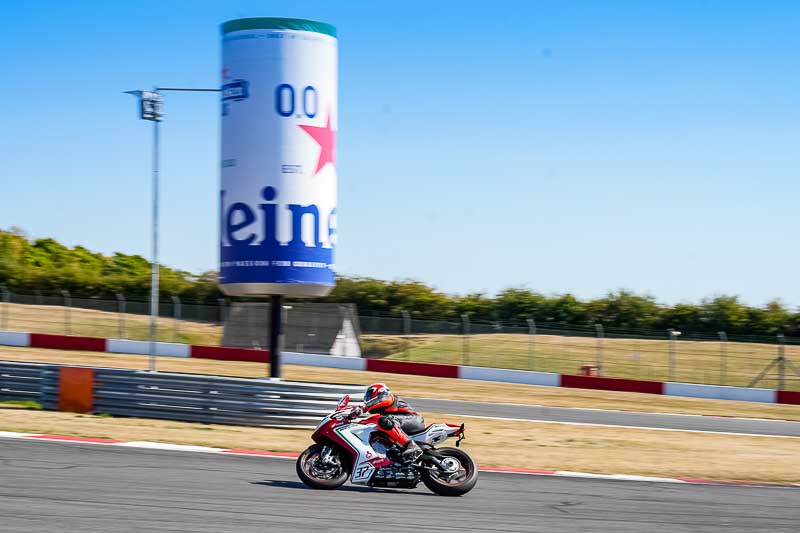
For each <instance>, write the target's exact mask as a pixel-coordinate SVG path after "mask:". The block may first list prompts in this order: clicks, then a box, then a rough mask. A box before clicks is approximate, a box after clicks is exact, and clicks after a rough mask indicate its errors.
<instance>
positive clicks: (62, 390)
mask: <svg viewBox="0 0 800 533" xmlns="http://www.w3.org/2000/svg"><path fill="white" fill-rule="evenodd" d="M0 393H1V394H0V399H3V400H8V399H31V400H37V401H39V402H41V404H42V406H43V407H44V408H45V409H50V410H61V411H71V412H78V413H86V412H95V413H107V414H110V415H116V416H134V417H140V418H159V419H167V420H181V421H187V422H202V423H209V424H210V423H213V424H235V425H244V426H265V427H313V426H315V425H316V424H317V423H318V422H319V420H320V419H321V418H322V417H323V416H325V415H326V414H328V413H330V412H331V411H332V410H333V409H334V408H335V407H336V404H337V402H338V401H339V399H340V398H341V397H342V396H343V395H345V394H350V395H353V396H354V397H356V398H358V397H360V396H361V395H363V394H364V388H363V387H357V386H347V385H331V384H324V383H298V382H287V381H269V380H258V379H248V378H229V377H217V376H207V375H200V374H175V373H166V372H144V371H138V370H122V369H111V368H91V367H69V366H58V365H44V364H30V363H7V362H4V361H3V362H0Z"/></svg>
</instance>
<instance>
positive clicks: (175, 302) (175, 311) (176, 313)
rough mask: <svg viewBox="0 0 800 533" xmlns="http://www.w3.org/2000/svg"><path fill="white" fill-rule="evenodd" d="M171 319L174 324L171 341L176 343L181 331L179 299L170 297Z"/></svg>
mask: <svg viewBox="0 0 800 533" xmlns="http://www.w3.org/2000/svg"><path fill="white" fill-rule="evenodd" d="M172 318H173V322H174V324H173V326H174V327H173V330H172V333H173V336H172V339H173V340H174V341H175V342H178V335H179V334H180V331H181V299H180V298H178V297H177V296H173V297H172Z"/></svg>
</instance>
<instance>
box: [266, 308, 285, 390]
mask: <svg viewBox="0 0 800 533" xmlns="http://www.w3.org/2000/svg"><path fill="white" fill-rule="evenodd" d="M282 349H283V295H282V294H273V295H272V296H271V297H270V304H269V377H270V379H281V350H282Z"/></svg>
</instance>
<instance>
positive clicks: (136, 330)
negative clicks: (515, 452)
mask: <svg viewBox="0 0 800 533" xmlns="http://www.w3.org/2000/svg"><path fill="white" fill-rule="evenodd" d="M0 292H2V301H0V331H4V330H16V331H26V332H33V333H55V334H66V335H85V336H91V337H107V338H121V339H133V340H149V322H148V320H149V319H148V317H147V316H146V315H147V313H148V310H149V307H148V304H147V303H146V302H134V301H128V300H127V299H126V298H125V297H124V296H122V295H119V297H118V298H117V299H116V300H100V299H94V298H90V299H77V298H70V297H69V295H68V294H67V293H65V294H63V295H62V297H47V296H41V295H19V294H15V293H10V292H9V291H0ZM289 305H290V306H295V305H296V307H294V308H292V309H288V310H287V312H286V313H285V320H286V323H285V330H286V332H287V334H286V338H285V344H284V348H285V350H287V351H293V352H298V353H330V352H331V350H329V346H328V345H329V344H330V343H331V342H333V340H334V339H337V338H338V337H340V336H341V333H342V331H343V324H344V323H345V321H344V319H343V318H342V311H341V306H336V305H333V304H328V305H331V306H332V307H331V309H332V310H331V311H329V312H322V311H319V310H317V311H313V310H309V309H302V304H289ZM237 306H238V307H237ZM262 307H263V306H262ZM351 309H352V308H349V309H348V311H347V313H349V314H348V315H347V321H346V322H347V323H348V324H350V325H351V326H352V328H353V329H354V330H355V333H354V338H356V339H357V340H356V342H358V343H359V349H360V353H362V354H363V355H364V356H366V357H376V358H385V359H389V360H400V361H414V362H423V363H441V364H450V365H465V366H479V367H493V368H504V369H514V370H533V371H541V372H555V373H560V374H577V373H580V372H581V371H582V367H586V368H584V370H583V371H584V372H596V373H597V374H598V375H600V376H606V377H619V378H631V379H643V380H654V381H680V382H687V383H701V384H709V385H730V386H740V387H748V386H749V387H752V386H760V387H771V388H776V389H782V390H800V373H798V372H800V339H797V338H789V337H784V336H783V335H776V336H771V337H765V336H733V335H730V336H729V335H727V334H726V332H724V331H720V332H717V333H715V334H706V333H703V334H698V333H694V332H691V331H676V330H664V331H654V330H633V329H615V328H609V327H605V328H604V327H603V326H602V325H601V324H594V325H591V326H575V325H564V324H558V323H552V322H545V323H538V324H537V323H536V322H534V321H533V320H529V321H528V323H527V324H524V325H522V326H520V324H505V323H501V322H491V323H481V322H474V321H471V320H470V319H469V317H467V316H464V317H461V319H460V320H456V321H452V320H451V321H447V320H436V321H434V320H416V319H413V318H412V317H411V315H410V314H409V313H407V312H403V313H400V314H399V315H397V316H364V315H360V316H356V315H355V314H353V313H351ZM160 310H161V312H162V316H161V318H160V320H159V325H158V340H159V341H162V342H181V343H187V344H195V345H212V346H214V345H221V344H223V343H224V342H230V340H228V341H225V340H224V339H225V336H226V335H227V336H228V337H229V339H231V338H233V337H234V336H236V335H233V333H235V331H234V330H235V329H236V330H238V329H240V326H247V328H244V329H247V330H248V331H250V330H252V331H256V332H258V331H259V327H260V326H259V324H262V323H263V325H264V329H263V332H260V336H261V337H265V336H266V331H267V329H266V327H267V326H266V322H267V321H266V319H265V318H264V316H265V313H264V310H263V308H261V307H259V304H238V303H234V304H231V303H230V302H228V301H227V300H220V302H219V304H218V305H216V306H213V305H198V304H190V303H186V302H181V301H180V300H178V299H177V298H172V299H171V300H169V301H165V302H162V303H161V306H160ZM331 315H335V316H336V320H332V319H331ZM233 318H235V321H234V320H233ZM234 322H235V324H234ZM248 328H249V329H248ZM251 334H252V332H251V333H250V334H248V335H251ZM246 337H247V335H244V336H242V338H246ZM323 339H326V340H324V341H323ZM236 345H237V346H244V345H242V344H236ZM245 347H249V348H254V347H261V348H264V347H265V346H263V341H262V340H256V341H253V345H246V346H245ZM343 355H344V354H343Z"/></svg>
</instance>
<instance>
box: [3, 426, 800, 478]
mask: <svg viewBox="0 0 800 533" xmlns="http://www.w3.org/2000/svg"><path fill="white" fill-rule="evenodd" d="M42 437H43V435H42V434H40V433H18V432H15V431H0V438H10V439H26V440H27V439H29V440H41V441H45V442H51V443H52V442H56V443H60V444H89V445H93V446H122V447H126V448H134V449H149V450H164V451H171V452H192V453H218V454H220V455H237V456H242V457H259V458H264V459H288V460H292V461H293V460H295V459H296V456H294V455H288V454H285V453H284V454H282V453H274V454H273V453H269V452H260V451H257V450H236V449H225V448H211V447H207V446H193V445H188V444H170V443H163V442H147V441H130V442H92V441H82V440H69V439H70V437H61V438H59V436H50V437H49V438H42ZM45 437H46V436H45ZM479 470H480V471H481V472H487V473H492V474H517V475H520V474H521V475H531V476H544V477H571V478H580V479H601V480H606V481H639V482H648V483H677V484H697V485H744V486H752V487H762V488H763V487H768V488H797V487H800V483H780V484H779V483H772V484H770V483H751V482H730V481H718V480H712V479H688V478H687V479H678V478H662V477H652V476H634V475H628V474H594V473H591V472H572V471H570V470H553V471H545V470H541V471H536V470H524V469H514V468H493V467H479Z"/></svg>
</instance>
